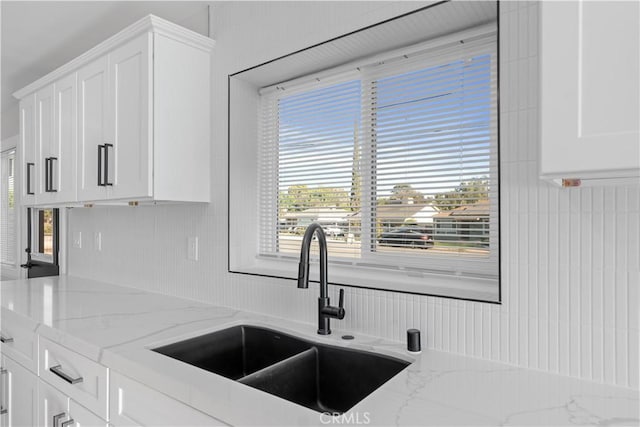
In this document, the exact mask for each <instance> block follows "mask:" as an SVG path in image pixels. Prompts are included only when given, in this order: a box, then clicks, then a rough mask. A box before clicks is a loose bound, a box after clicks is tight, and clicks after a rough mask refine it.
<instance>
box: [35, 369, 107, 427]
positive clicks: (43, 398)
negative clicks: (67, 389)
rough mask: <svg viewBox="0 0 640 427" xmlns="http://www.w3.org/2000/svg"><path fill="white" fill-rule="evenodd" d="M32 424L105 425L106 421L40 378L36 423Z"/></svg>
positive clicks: (61, 426)
mask: <svg viewBox="0 0 640 427" xmlns="http://www.w3.org/2000/svg"><path fill="white" fill-rule="evenodd" d="M33 425H38V426H42V427H80V426H83V427H84V426H92V427H93V426H102V427H107V422H106V421H104V420H102V419H101V418H100V417H98V416H97V415H95V414H94V413H92V412H91V411H89V410H88V409H86V408H85V407H83V406H82V405H80V404H78V403H77V402H75V401H74V400H72V399H70V398H69V397H68V396H67V395H65V394H64V393H62V392H61V391H60V390H58V389H56V388H55V387H53V386H51V385H49V384H48V383H46V382H45V381H42V380H40V381H39V384H38V423H37V424H33Z"/></svg>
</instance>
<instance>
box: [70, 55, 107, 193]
mask: <svg viewBox="0 0 640 427" xmlns="http://www.w3.org/2000/svg"><path fill="white" fill-rule="evenodd" d="M107 102H108V67H107V57H106V56H104V57H101V58H99V59H97V60H96V61H94V62H92V63H90V64H89V65H86V66H85V67H82V68H81V69H80V70H78V135H77V137H78V146H77V147H78V149H77V169H78V177H77V186H78V188H77V190H78V199H79V200H83V201H92V200H104V199H105V198H106V197H107V193H106V190H105V179H104V178H105V176H104V170H103V165H104V160H105V158H104V157H105V151H106V148H107V147H105V144H108V143H109V142H108V141H107V123H108V117H107V116H108V103H107Z"/></svg>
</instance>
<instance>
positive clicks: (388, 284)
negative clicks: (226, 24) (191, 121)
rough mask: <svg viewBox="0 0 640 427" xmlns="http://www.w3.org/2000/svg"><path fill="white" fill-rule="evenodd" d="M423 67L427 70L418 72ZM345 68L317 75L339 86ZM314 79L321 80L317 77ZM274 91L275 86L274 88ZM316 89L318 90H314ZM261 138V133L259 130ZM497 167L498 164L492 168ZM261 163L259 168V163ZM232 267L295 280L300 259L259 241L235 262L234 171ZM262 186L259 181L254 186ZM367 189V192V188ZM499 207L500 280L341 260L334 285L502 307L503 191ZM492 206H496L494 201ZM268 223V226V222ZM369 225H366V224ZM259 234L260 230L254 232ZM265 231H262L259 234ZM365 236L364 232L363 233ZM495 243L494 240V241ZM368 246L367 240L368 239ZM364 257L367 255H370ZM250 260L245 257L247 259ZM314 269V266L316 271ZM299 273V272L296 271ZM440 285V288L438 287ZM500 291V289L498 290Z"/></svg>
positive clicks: (335, 264)
mask: <svg viewBox="0 0 640 427" xmlns="http://www.w3.org/2000/svg"><path fill="white" fill-rule="evenodd" d="M491 26H492V27H493V28H494V32H495V34H496V49H495V57H494V58H493V60H494V61H495V73H496V74H495V81H496V96H497V99H496V102H495V109H496V110H495V111H494V112H492V115H493V116H494V117H495V119H494V120H493V123H494V125H495V132H496V138H495V150H496V151H497V152H496V155H495V159H492V160H491V162H492V165H491V167H492V168H494V167H495V170H496V172H495V175H496V176H495V179H496V182H498V183H499V181H500V161H499V151H500V117H499V108H500V107H499V105H500V104H499V90H500V89H499V88H500V72H499V67H500V61H499V23H498V22H495V23H493V24H491ZM476 31H480V32H486V30H485V29H481V30H478V29H477V28H473V29H471V30H468V31H463V32H459V33H456V34H454V35H451V36H445V37H442V38H439V39H436V40H433V41H429V42H425V43H420V44H419V48H420V49H428V48H429V47H430V46H438V45H441V44H442V43H444V42H446V41H450V40H454V39H456V40H458V39H460V34H461V33H465V34H472V33H474V32H476ZM407 49H408V50H411V49H416V46H415V45H414V46H410V47H405V48H402V49H400V50H399V51H402V50H407ZM389 55H390V53H389V52H385V53H383V54H380V55H376V56H374V57H370V58H368V59H367V61H369V62H374V61H376V60H378V59H384V58H383V57H385V56H389ZM417 68H424V66H421V67H417ZM346 69H353V64H348V65H347V66H345V67H337V68H335V69H331V70H328V71H324V72H321V73H318V74H319V75H321V76H322V78H323V80H324V82H325V83H326V84H327V85H330V84H335V83H336V82H338V81H347V80H349V76H348V75H347V74H345V75H344V76H341V73H344V71H345V70H346ZM232 77H233V75H231V76H229V78H230V86H229V97H230V98H229V104H230V117H229V147H230V151H229V156H230V160H229V161H230V164H229V168H230V169H231V167H232V166H231V157H232V153H231V151H232V146H233V144H232V141H231V139H232V134H233V130H232V122H233V119H232V117H231V114H232V113H231V106H232V105H233V104H234V102H233V101H232V98H231V94H232V91H233V89H232V82H231V80H232ZM313 77H316V75H315V74H314V75H313ZM309 78H310V76H305V77H302V78H299V79H294V80H292V81H290V82H289V83H286V84H287V86H288V87H287V95H291V94H292V93H294V92H295V91H296V90H298V91H303V90H304V88H305V82H304V80H306V79H309ZM274 87H275V85H274ZM315 87H316V88H317V87H318V86H315ZM272 89H273V88H266V89H263V90H262V91H261V93H263V94H264V93H268V91H269V90H272ZM257 133H258V134H260V133H261V132H260V131H258V132H257ZM494 162H495V164H493V163H494ZM256 164H259V163H256ZM229 174H230V178H229V181H230V182H229V197H230V203H229V234H230V240H229V266H228V270H229V272H232V273H241V274H251V275H256V276H265V277H275V278H287V279H295V271H294V270H296V269H295V268H294V267H295V265H294V264H293V261H297V259H296V257H295V256H291V255H282V254H280V255H278V254H259V252H260V242H259V238H258V239H256V241H254V247H255V248H256V249H255V254H258V255H257V256H256V257H255V258H254V259H253V260H249V261H248V262H244V263H243V262H238V261H237V259H234V254H233V252H234V251H233V249H232V247H233V246H236V245H234V244H233V243H232V240H233V239H232V236H233V234H234V231H235V230H233V227H232V225H231V216H232V206H231V205H232V203H231V199H232V194H231V193H232V190H233V187H234V184H232V182H231V175H232V173H231V171H230V172H229ZM255 182H259V181H258V180H257V179H256V180H255V181H254V183H255ZM254 185H255V184H254ZM363 187H366V186H364V185H363ZM495 202H496V205H495V207H493V209H492V210H493V211H495V212H497V213H498V218H497V220H496V222H497V224H496V225H497V227H496V234H497V237H496V239H497V243H498V245H497V251H495V253H494V254H493V256H495V257H496V263H497V272H496V274H497V279H496V278H487V277H482V276H474V275H473V274H468V275H465V276H462V277H460V276H455V275H452V274H441V273H438V272H424V271H419V270H417V269H412V268H410V267H409V268H401V269H397V270H392V269H384V270H382V271H381V270H380V269H376V268H369V269H368V271H364V269H363V270H360V271H358V272H357V273H354V272H353V267H352V263H351V262H345V261H342V260H336V259H331V258H330V260H331V265H330V274H329V282H330V283H331V284H336V285H342V286H352V287H362V288H372V289H381V290H391V291H397V292H404V293H414V294H421V295H434V296H440V297H448V298H455V299H463V300H473V301H483V302H492V303H500V244H499V240H500V230H499V229H500V220H499V212H500V207H499V206H500V189H499V186H498V192H497V195H496V200H495ZM492 203H493V201H492ZM273 215H274V217H275V218H277V209H276V210H274V211H273ZM259 221H261V219H260V218H258V219H257V220H256V223H257V222H259ZM267 222H268V221H267ZM276 223H277V222H276ZM363 223H364V221H363ZM254 230H255V229H254ZM259 233H260V231H259V230H258V233H257V234H259ZM362 234H363V236H364V235H365V232H364V231H363V233H362ZM492 240H493V239H492ZM363 241H364V239H363ZM361 254H363V258H361V259H360V262H359V264H361V265H364V266H367V264H370V265H369V267H375V263H376V259H378V257H379V256H382V257H385V258H388V257H389V254H384V255H380V254H375V253H373V255H374V256H373V257H369V256H368V255H372V252H371V251H369V250H365V249H364V248H363V249H362V250H361ZM365 254H366V255H367V256H365ZM405 256H406V254H402V255H398V258H404V257H405ZM245 261H246V258H245ZM312 268H313V267H312ZM296 271H297V270H296ZM436 283H437V284H436ZM496 286H497V289H496Z"/></svg>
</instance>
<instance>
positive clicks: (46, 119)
mask: <svg viewBox="0 0 640 427" xmlns="http://www.w3.org/2000/svg"><path fill="white" fill-rule="evenodd" d="M54 105H55V102H54V96H53V84H50V85H49V86H46V87H45V88H43V89H40V90H39V91H38V92H36V157H37V163H38V180H37V182H36V185H35V192H36V199H37V200H38V203H43V202H47V201H49V200H51V197H50V195H49V194H48V193H49V191H51V187H50V185H49V182H50V180H51V175H50V173H49V171H50V170H51V168H50V163H51V162H50V159H51V158H57V157H54V155H55V156H57V154H56V152H57V150H56V149H55V142H54V137H53V135H54V131H53V123H54V121H55V118H54V111H53V110H54Z"/></svg>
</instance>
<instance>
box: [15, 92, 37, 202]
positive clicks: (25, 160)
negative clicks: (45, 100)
mask: <svg viewBox="0 0 640 427" xmlns="http://www.w3.org/2000/svg"><path fill="white" fill-rule="evenodd" d="M19 108H20V153H21V159H20V170H21V171H22V173H21V176H22V185H21V186H20V187H21V190H20V191H21V197H22V203H24V204H26V205H30V204H33V203H35V201H36V195H35V194H36V191H35V189H36V183H37V182H38V164H39V162H38V161H37V159H36V96H35V94H32V95H28V96H26V97H24V98H22V99H21V100H20V107H19Z"/></svg>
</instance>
